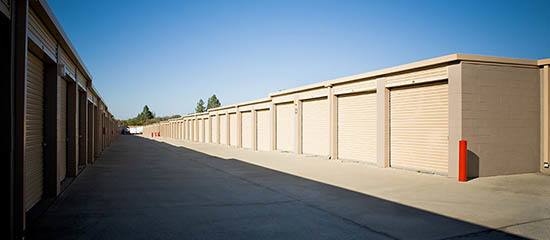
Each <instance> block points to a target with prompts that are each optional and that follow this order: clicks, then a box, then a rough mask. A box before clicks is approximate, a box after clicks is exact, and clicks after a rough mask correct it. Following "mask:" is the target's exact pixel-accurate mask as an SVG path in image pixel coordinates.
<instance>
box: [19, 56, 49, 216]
mask: <svg viewBox="0 0 550 240" xmlns="http://www.w3.org/2000/svg"><path fill="white" fill-rule="evenodd" d="M27 64H28V66H27V79H26V81H27V86H26V105H25V107H26V109H25V160H24V170H25V181H24V183H25V188H24V190H25V210H29V209H31V208H32V207H33V206H34V205H35V204H36V203H37V202H38V201H40V199H42V194H43V192H44V191H43V189H44V184H43V180H44V158H43V145H42V144H43V141H44V63H43V62H42V61H41V60H40V59H39V58H38V57H36V56H35V55H34V54H32V53H30V52H29V53H28V60H27Z"/></svg>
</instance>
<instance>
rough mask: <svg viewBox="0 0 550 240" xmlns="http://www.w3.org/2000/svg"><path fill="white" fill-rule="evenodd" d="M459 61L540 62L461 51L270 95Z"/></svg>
mask: <svg viewBox="0 0 550 240" xmlns="http://www.w3.org/2000/svg"><path fill="white" fill-rule="evenodd" d="M459 61H472V62H485V63H500V64H514V65H526V66H537V65H538V62H537V61H536V60H528V59H515V58H503V57H493V56H482V55H475V54H461V53H455V54H449V55H445V56H441V57H436V58H430V59H426V60H421V61H416V62H412V63H407V64H403V65H398V66H395V67H389V68H384V69H380V70H374V71H370V72H366V73H361V74H356V75H351V76H346V77H341V78H336V79H332V80H327V81H323V82H319V83H314V84H309V85H306V86H301V87H296V88H290V89H285V90H281V91H277V92H273V93H270V94H269V96H270V97H274V96H281V95H286V94H291V93H295V92H301V91H306V90H310V89H315V88H322V87H326V86H330V85H334V84H342V83H346V82H351V81H356V80H360V79H366V78H375V77H382V76H385V75H390V74H396V73H399V72H404V71H410V70H414V69H418V68H425V67H430V66H435V65H441V64H449V63H452V62H459Z"/></svg>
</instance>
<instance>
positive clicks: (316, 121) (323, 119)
mask: <svg viewBox="0 0 550 240" xmlns="http://www.w3.org/2000/svg"><path fill="white" fill-rule="evenodd" d="M329 148H330V129H329V105H328V100H327V99H326V98H323V99H313V100H307V101H303V102H302V151H303V153H305V154H313V155H320V156H328V154H329V150H330V149H329Z"/></svg>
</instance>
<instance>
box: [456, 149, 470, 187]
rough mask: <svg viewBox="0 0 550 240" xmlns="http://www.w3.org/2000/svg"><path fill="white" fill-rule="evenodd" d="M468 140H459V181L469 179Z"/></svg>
mask: <svg viewBox="0 0 550 240" xmlns="http://www.w3.org/2000/svg"><path fill="white" fill-rule="evenodd" d="M467 154H468V142H467V141H466V140H460V141H459V142H458V181H459V182H466V181H468V155H467Z"/></svg>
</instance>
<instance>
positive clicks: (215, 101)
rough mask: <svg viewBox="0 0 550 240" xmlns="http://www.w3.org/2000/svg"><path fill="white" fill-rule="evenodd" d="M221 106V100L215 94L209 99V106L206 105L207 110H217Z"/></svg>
mask: <svg viewBox="0 0 550 240" xmlns="http://www.w3.org/2000/svg"><path fill="white" fill-rule="evenodd" d="M221 105H222V104H221V103H220V100H218V97H216V94H214V95H212V97H210V98H208V105H206V109H212V108H217V107H219V106H221Z"/></svg>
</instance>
